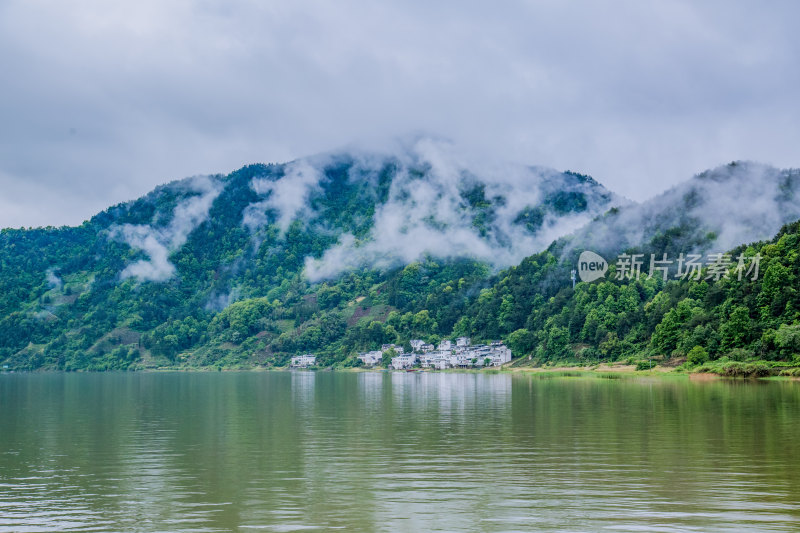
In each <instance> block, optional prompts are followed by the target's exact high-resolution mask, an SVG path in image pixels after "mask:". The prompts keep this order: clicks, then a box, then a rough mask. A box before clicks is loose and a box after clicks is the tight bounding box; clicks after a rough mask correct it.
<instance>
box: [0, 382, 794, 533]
mask: <svg viewBox="0 0 800 533" xmlns="http://www.w3.org/2000/svg"><path fill="white" fill-rule="evenodd" d="M799 391H800V385H799V384H797V383H785V382H780V383H777V382H773V383H743V382H711V383H690V382H688V381H683V380H678V379H676V380H661V381H647V380H604V379H597V378H580V379H576V378H566V377H564V378H549V379H541V378H537V377H531V376H516V375H515V376H511V375H508V374H494V375H492V374H475V373H463V374H456V373H379V372H376V373H359V374H354V373H324V372H321V373H313V372H277V373H222V374H210V373H209V374H204V373H195V374H185V373H174V374H81V375H75V374H72V375H70V374H42V375H19V374H17V375H9V374H6V375H0V530H12V531H51V530H55V529H60V530H80V531H91V530H96V531H109V530H139V531H156V530H158V531H227V530H231V529H243V530H247V529H259V530H266V531H296V530H314V529H317V530H328V529H337V528H339V529H343V530H347V531H425V530H448V531H530V530H547V529H551V530H560V531H587V530H599V529H609V530H623V531H630V530H652V531H685V530H687V529H696V530H702V531H709V530H719V531H729V530H732V529H739V530H749V531H753V530H763V531H775V530H784V531H796V530H798V529H800V483H798V482H797V480H798V479H800V478H799V477H798V474H800V466H798V458H799V457H800V455H799V454H798V452H800V428H798V424H797V422H798V416H799V415H800V392H799Z"/></svg>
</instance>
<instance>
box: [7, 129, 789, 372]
mask: <svg viewBox="0 0 800 533" xmlns="http://www.w3.org/2000/svg"><path fill="white" fill-rule="evenodd" d="M798 186H799V180H798V174H797V173H796V172H794V171H779V170H776V169H772V168H770V167H764V166H760V165H754V164H750V163H738V164H732V165H728V166H726V167H721V168H719V169H715V170H713V171H710V172H707V173H704V174H701V175H699V176H696V177H695V178H693V179H692V180H690V181H689V182H687V183H686V184H684V185H682V186H680V187H678V188H676V189H674V190H672V191H668V192H667V193H665V194H664V195H662V196H660V197H659V198H656V199H654V200H653V201H651V202H647V203H644V204H634V203H632V202H629V201H627V200H624V199H623V198H621V197H618V196H616V195H614V194H613V193H611V192H610V191H608V190H606V189H605V188H604V187H602V185H600V184H599V183H597V182H596V181H594V180H593V179H592V178H590V177H588V176H584V175H580V174H576V173H571V172H556V171H553V170H549V169H543V168H535V167H522V166H514V165H483V164H481V165H475V164H471V163H468V162H466V161H465V160H464V159H463V158H461V157H458V156H457V155H456V154H455V152H453V151H452V150H451V149H450V147H448V146H447V145H444V144H442V143H438V142H435V141H430V140H424V139H423V140H420V141H418V142H416V143H414V144H413V145H411V146H407V147H405V148H404V149H402V150H395V151H392V152H388V153H378V152H373V153H364V152H356V151H352V152H347V153H335V154H327V155H322V156H316V157H311V158H305V159H301V160H297V161H294V162H291V163H286V164H274V165H251V166H247V167H244V168H242V169H240V170H237V171H235V172H233V173H231V174H229V175H227V176H219V175H218V176H206V177H196V178H190V179H186V180H181V181H177V182H173V183H170V184H167V185H164V186H161V187H159V188H157V189H155V190H154V191H153V192H151V193H150V194H148V195H146V196H145V197H143V198H140V199H138V200H136V201H133V202H129V203H125V204H120V205H117V206H114V207H112V208H110V209H108V210H106V211H104V212H102V213H100V214H98V215H96V216H95V217H93V218H92V219H90V220H88V221H87V222H85V223H84V224H82V225H81V226H79V227H62V228H52V227H48V228H38V229H5V230H2V232H0V364H3V365H8V367H9V368H11V369H38V368H45V369H66V370H78V369H92V370H102V369H138V368H146V367H157V366H195V367H198V366H203V367H210V366H216V367H250V366H254V365H264V366H272V365H283V364H285V363H286V361H287V360H288V358H289V357H290V356H291V355H294V354H297V353H303V352H314V353H316V354H318V356H319V357H318V363H319V364H320V365H325V366H327V365H331V364H339V365H345V366H347V365H351V364H353V361H354V359H353V355H354V354H355V353H356V352H357V351H360V350H366V349H372V348H375V347H377V346H379V345H380V344H382V343H386V342H397V343H407V342H408V340H410V339H412V338H422V339H425V340H428V341H436V340H438V339H440V338H448V337H452V336H456V335H469V336H471V337H473V338H475V339H481V340H488V339H496V338H502V339H505V340H506V341H507V342H508V343H509V345H510V346H511V347H512V349H513V350H514V355H515V356H518V357H519V358H518V360H517V362H516V363H514V364H535V363H543V362H546V361H549V360H564V361H566V360H578V361H587V362H589V361H596V360H599V359H605V360H611V359H619V358H631V357H632V358H635V359H643V358H645V357H649V356H656V357H660V358H662V359H667V358H669V357H677V358H680V357H682V356H685V355H687V354H688V353H689V352H690V351H691V350H692V349H693V348H694V347H695V346H697V347H698V348H699V350H701V351H698V350H695V352H694V356H693V360H694V361H700V360H701V359H703V354H705V356H704V357H705V358H712V359H719V358H724V357H729V358H735V359H742V360H747V359H753V358H772V359H776V358H777V359H787V358H788V359H791V357H792V355H793V354H794V353H796V351H797V348H798V347H797V346H795V344H793V343H797V342H798V341H797V340H796V339H800V334H797V332H796V329H797V328H798V326H797V320H798V314H797V310H798V309H800V301H799V300H798V297H797V294H796V291H795V290H794V289H793V280H795V279H796V276H797V275H798V274H800V272H798V261H797V253H796V251H797V239H798V231H797V226H796V225H792V226H788V227H786V228H784V229H783V230H781V233H780V235H779V236H778V237H777V238H776V239H775V240H774V241H771V242H764V243H760V244H755V245H753V246H751V247H750V248H748V249H747V251H748V253H750V255H753V254H755V253H757V252H760V253H761V255H762V256H763V259H762V263H761V269H762V274H763V276H762V277H761V278H760V279H757V280H755V281H748V280H745V281H743V282H739V281H738V280H735V282H734V280H733V279H727V278H721V279H718V280H715V279H710V280H702V281H692V280H671V281H667V282H664V281H663V280H661V279H659V278H653V279H649V278H645V277H643V278H640V279H639V280H629V279H620V280H616V279H613V277H614V276H613V274H614V267H613V255H615V254H617V253H620V252H622V251H628V252H631V253H635V252H637V251H639V252H641V253H643V254H645V255H646V254H650V253H658V254H661V253H670V254H673V253H674V254H677V253H679V252H691V251H700V252H703V253H705V252H708V251H725V250H727V249H728V248H732V247H733V246H735V245H737V244H745V243H747V242H750V241H756V240H761V239H766V238H769V237H772V236H773V235H774V234H775V233H776V232H777V231H778V230H779V229H780V227H781V225H783V224H785V223H788V222H791V221H794V220H796V219H798V218H800V212H798V209H797V208H796V207H795V206H796V205H797V204H798V202H796V200H795V199H796V198H797V193H796V191H797V188H798ZM738 198H742V199H743V200H742V201H741V202H740V203H739V204H734V203H733V201H734V200H736V199H738ZM726 206H727V207H728V208H729V209H728V210H726V209H725V207H726ZM745 207H747V208H748V209H749V210H748V211H745V210H744V208H745ZM587 248H588V249H593V250H595V251H599V252H600V253H603V254H604V255H605V257H607V258H609V259H610V262H612V269H611V272H610V273H609V275H608V276H607V277H606V278H605V279H603V280H600V281H597V282H595V283H579V284H578V285H577V287H576V288H575V289H573V288H572V285H571V281H570V279H569V271H570V269H571V268H573V267H574V265H575V260H576V258H577V254H578V253H580V251H582V250H583V249H587ZM737 250H744V247H743V246H740V247H739V248H738V249H737ZM737 250H733V253H734V254H735V253H736V252H737ZM731 269H733V266H731ZM704 277H705V272H704ZM734 278H735V276H734ZM776 302H777V303H776ZM745 314H746V316H745ZM731 324H733V325H731ZM734 331H735V332H736V334H735V335H734V333H733V332H734ZM520 356H525V357H520ZM528 356H529V357H528ZM722 361H725V359H722Z"/></svg>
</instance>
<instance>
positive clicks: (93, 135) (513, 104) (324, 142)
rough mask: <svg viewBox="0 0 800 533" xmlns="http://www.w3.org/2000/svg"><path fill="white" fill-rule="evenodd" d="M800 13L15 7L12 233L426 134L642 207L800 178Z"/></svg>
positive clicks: (227, 5)
mask: <svg viewBox="0 0 800 533" xmlns="http://www.w3.org/2000/svg"><path fill="white" fill-rule="evenodd" d="M765 5H768V6H769V9H763V7H764V6H765ZM798 20H800V4H799V3H796V2H781V1H775V2H770V3H769V4H762V5H760V6H759V5H758V4H756V3H754V2H744V1H710V0H709V1H703V2H697V1H681V0H670V1H664V2H660V1H652V2H641V1H619V2H597V1H588V0H587V1H574V2H562V1H555V0H553V1H546V0H543V1H537V2H515V1H508V2H502V3H501V2H471V1H464V0H461V1H458V2H455V1H452V2H450V1H431V0H427V1H411V0H406V1H403V2H398V1H392V0H388V1H383V2H362V1H352V0H340V1H337V2H322V1H313V0H293V1H288V0H284V1H280V2H278V1H271V0H260V1H255V0H225V1H216V0H196V1H189V0H170V1H169V2H164V1H163V0H138V1H137V2H123V1H120V2H108V1H106V0H102V1H101V0H72V1H70V2H63V1H47V0H0V81H1V83H0V95H1V96H2V98H0V187H2V188H1V189H0V190H1V191H2V194H0V227H21V226H40V225H62V224H70V225H72V224H79V223H80V222H81V221H83V220H85V219H87V218H89V217H90V216H92V215H93V214H95V213H97V212H99V211H101V210H102V209H104V208H106V207H108V206H109V205H113V204H116V203H119V202H123V201H127V200H131V199H134V198H136V197H138V196H141V195H142V194H144V193H146V192H148V191H149V190H151V189H152V188H153V187H154V186H156V185H158V184H161V183H165V182H168V181H171V180H174V179H179V178H183V177H187V176H194V175H200V174H212V173H227V172H230V171H232V170H235V169H237V168H239V167H241V166H243V165H245V164H249V163H255V162H265V163H266V162H284V161H289V160H292V159H295V158H298V157H302V156H306V155H311V154H315V153H320V152H328V151H331V150H336V149H339V148H341V147H345V146H353V145H359V146H362V145H363V146H382V145H383V144H384V143H389V141H391V139H393V138H395V137H398V136H406V135H409V134H411V133H414V134H416V133H420V132H422V133H426V134H431V135H435V136H438V137H443V138H447V139H450V140H451V141H452V142H453V143H454V144H455V145H456V146H459V147H460V149H462V150H464V151H466V152H469V153H470V154H473V155H474V154H480V155H481V157H486V158H487V159H492V160H501V161H509V162H514V163H523V164H535V165H543V166H549V167H553V168H556V169H559V170H567V169H569V170H575V171H579V172H583V173H587V174H590V175H592V176H594V177H595V178H596V179H597V180H598V181H600V182H601V183H603V184H604V185H605V186H607V187H608V188H610V189H612V190H613V191H615V192H617V193H619V194H622V195H624V196H627V197H628V198H631V199H633V200H645V199H647V198H650V197H652V196H654V195H655V194H657V193H659V192H661V191H663V190H665V189H667V188H669V187H670V186H672V185H675V184H677V183H679V182H681V181H684V180H686V179H688V178H690V177H691V176H692V175H694V174H696V173H698V172H700V171H702V170H704V169H707V168H711V167H715V166H717V165H720V164H723V163H727V162H729V161H731V160H740V159H741V160H754V161H760V162H763V163H768V164H772V165H775V166H778V167H800V150H798V148H797V147H798V146H800V97H798V94H800V92H799V91H798V87H800V68H798V67H800V32H797V31H796V25H797V21H798Z"/></svg>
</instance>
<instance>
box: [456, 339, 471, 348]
mask: <svg viewBox="0 0 800 533" xmlns="http://www.w3.org/2000/svg"><path fill="white" fill-rule="evenodd" d="M469 340H470V339H469V337H459V338H457V339H456V348H466V347H467V346H469Z"/></svg>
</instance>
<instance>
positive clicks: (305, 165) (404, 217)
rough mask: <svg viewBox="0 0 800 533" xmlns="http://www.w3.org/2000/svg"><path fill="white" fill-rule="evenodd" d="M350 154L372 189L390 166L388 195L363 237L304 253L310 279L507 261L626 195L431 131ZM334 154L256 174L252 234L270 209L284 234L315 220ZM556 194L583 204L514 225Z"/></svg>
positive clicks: (249, 222) (249, 221) (352, 174)
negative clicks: (469, 149)
mask: <svg viewBox="0 0 800 533" xmlns="http://www.w3.org/2000/svg"><path fill="white" fill-rule="evenodd" d="M347 157H351V158H353V159H354V161H353V164H352V166H351V167H350V169H349V176H348V179H349V180H350V181H351V182H358V181H364V180H366V181H368V182H369V186H370V187H372V188H373V189H377V187H378V184H377V181H378V174H379V172H380V171H381V169H383V168H385V165H387V164H390V165H391V166H392V167H393V168H394V176H393V179H392V181H391V185H390V188H389V191H388V196H387V198H386V199H385V201H381V200H378V199H375V202H376V203H375V210H374V215H373V216H372V220H371V229H370V231H369V234H368V235H367V236H366V237H362V238H360V239H358V238H356V236H355V235H354V234H353V233H351V232H344V233H342V234H341V235H339V237H338V244H336V245H335V246H333V247H332V248H329V249H328V250H327V251H325V253H324V255H323V256H322V257H321V258H313V257H307V258H306V260H305V274H306V276H307V277H308V279H309V280H311V281H319V280H322V279H327V278H332V277H335V276H337V275H339V274H340V273H342V272H344V271H346V270H349V269H352V268H357V267H361V266H366V267H370V268H389V267H392V266H396V265H404V264H408V263H411V262H413V261H417V260H420V259H422V258H424V257H427V256H432V257H437V258H442V259H451V258H471V259H475V260H479V261H484V262H486V263H489V264H491V265H493V266H495V267H497V268H501V267H507V266H510V265H513V264H516V263H518V262H519V261H520V260H521V259H522V258H524V257H526V256H528V255H531V254H533V253H535V252H538V251H541V250H542V249H544V248H546V247H547V246H548V245H549V244H550V243H551V242H552V241H553V240H554V239H556V238H558V237H560V236H562V235H565V234H568V233H570V232H572V231H574V230H576V229H578V228H579V227H581V226H583V225H584V224H586V223H587V222H588V221H589V220H591V219H592V218H593V217H595V216H597V215H598V214H600V213H602V212H604V211H605V210H606V209H608V208H609V207H611V205H616V204H612V203H613V202H618V203H623V202H624V201H623V200H621V199H620V198H618V197H616V196H614V195H613V194H610V193H609V192H608V191H606V190H605V189H604V188H603V187H602V186H601V185H599V184H598V183H596V182H592V181H583V180H581V179H579V178H577V177H575V176H573V175H568V174H563V173H560V172H557V171H555V170H552V169H547V168H541V167H527V166H523V165H516V164H509V163H501V162H493V161H491V160H487V159H484V158H480V157H475V156H471V155H469V154H466V153H465V152H464V151H461V150H459V149H458V148H457V147H456V146H455V145H454V144H453V143H451V142H449V141H447V140H443V139H436V138H431V137H418V138H414V139H409V140H403V141H398V142H397V143H395V144H393V145H391V148H383V149H382V150H375V149H374V147H372V149H371V150H365V149H358V148H355V147H351V148H350V149H349V151H348V152H347ZM334 160H335V154H329V155H327V156H326V155H321V156H316V157H312V158H305V159H302V160H298V161H295V162H292V163H290V164H288V165H286V168H285V173H284V175H283V176H281V177H279V178H278V179H261V178H256V179H254V180H253V182H252V184H251V186H252V188H253V190H255V191H256V192H258V193H260V194H263V195H265V196H266V198H265V199H264V200H262V201H260V202H257V203H254V204H251V205H250V206H248V208H247V209H246V210H245V213H244V216H243V221H242V222H243V224H244V225H245V226H247V227H248V228H250V230H251V231H254V230H255V229H257V227H258V226H259V225H263V224H266V223H267V221H268V220H269V217H268V216H267V213H273V216H274V221H275V223H276V224H277V225H278V227H279V228H280V231H281V232H282V233H285V232H286V229H287V228H288V227H289V225H290V224H291V222H292V221H293V220H296V219H299V220H302V221H303V222H304V224H305V225H306V226H309V225H311V224H313V223H314V222H313V221H314V220H315V219H316V217H317V216H318V214H319V213H316V212H314V211H313V210H312V208H311V207H310V205H311V204H310V202H309V199H310V198H311V197H312V196H313V195H314V194H322V192H321V191H322V190H323V184H322V181H323V180H324V179H326V178H325V167H326V165H328V164H331V162H332V161H334ZM470 191H472V193H471V192H470ZM559 193H572V194H580V195H582V197H583V198H585V199H586V205H585V209H583V210H581V211H579V212H577V211H576V212H565V213H556V212H552V211H546V210H544V211H542V213H543V215H542V220H541V224H540V226H539V227H537V228H536V229H535V231H531V229H530V228H526V226H525V225H524V224H521V223H520V220H519V217H520V214H521V213H523V212H524V211H525V210H526V209H536V208H539V207H542V206H543V204H544V202H545V200H547V199H548V198H551V195H553V194H559ZM469 194H477V195H478V200H479V201H478V204H479V205H478V206H477V207H476V206H472V205H470V204H469V202H468V201H467V200H466V197H467V196H468V195H469ZM481 209H485V211H483V212H482V211H481ZM315 229H316V230H320V231H326V230H327V231H332V229H331V228H324V227H322V228H315Z"/></svg>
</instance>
